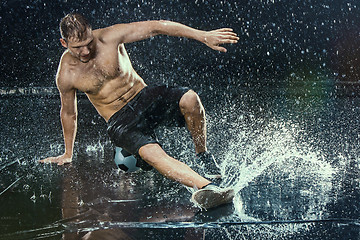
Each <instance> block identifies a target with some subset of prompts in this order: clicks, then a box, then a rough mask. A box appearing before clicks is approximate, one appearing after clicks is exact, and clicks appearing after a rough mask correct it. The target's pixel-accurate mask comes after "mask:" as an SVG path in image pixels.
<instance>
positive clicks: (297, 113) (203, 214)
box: [0, 84, 360, 239]
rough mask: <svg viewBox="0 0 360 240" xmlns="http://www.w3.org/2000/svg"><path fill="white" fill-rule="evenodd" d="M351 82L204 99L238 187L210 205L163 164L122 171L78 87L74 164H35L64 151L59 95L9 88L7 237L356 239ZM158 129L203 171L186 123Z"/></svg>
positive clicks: (4, 187) (230, 181) (228, 175)
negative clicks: (194, 198) (226, 201)
mask: <svg viewBox="0 0 360 240" xmlns="http://www.w3.org/2000/svg"><path fill="white" fill-rule="evenodd" d="M325 85H326V84H325ZM346 87H347V88H346V91H344V88H339V87H338V85H336V86H335V85H334V86H333V87H330V88H328V87H326V89H325V90H326V91H321V92H322V94H318V93H316V94H312V95H307V96H306V95H303V94H302V92H301V88H299V87H297V88H296V89H295V88H294V89H290V88H273V89H269V88H267V89H266V91H265V90H264V92H261V91H259V89H257V90H256V91H254V90H253V89H246V88H243V89H232V90H227V92H226V93H227V94H226V96H225V97H224V98H223V99H221V100H219V101H217V102H216V104H215V105H213V106H211V107H208V108H207V109H208V111H207V115H208V121H209V126H208V128H209V130H208V132H209V147H210V149H211V150H212V151H213V152H214V155H215V156H216V158H217V159H218V161H219V163H220V166H221V169H222V172H223V175H224V178H223V179H222V181H221V182H220V185H221V186H225V187H234V188H235V189H236V192H237V195H236V199H235V201H234V204H230V205H227V206H224V207H221V208H218V209H215V210H209V211H200V209H198V208H197V207H195V206H194V205H193V204H192V203H191V202H190V200H189V198H190V196H191V190H190V189H187V188H185V187H183V186H181V185H179V184H177V183H174V182H171V181H170V180H168V179H165V178H163V177H162V176H161V175H160V174H158V173H157V172H156V171H150V172H141V171H140V172H136V173H131V174H123V173H121V172H120V171H119V170H118V169H117V168H116V166H115V164H114V162H113V159H112V158H113V147H112V145H111V143H110V142H109V140H108V137H107V136H106V134H105V133H106V132H105V129H106V125H105V122H104V121H103V120H102V119H100V118H99V117H97V115H96V112H95V110H94V109H93V108H92V106H91V105H90V103H88V100H87V99H86V98H85V97H84V96H83V95H81V94H80V95H79V129H78V136H77V142H76V154H75V160H74V162H73V163H72V164H70V165H66V166H55V165H42V164H39V163H37V162H36V160H38V159H41V158H43V157H46V156H49V155H56V154H60V153H61V152H62V149H63V147H62V136H61V127H60V122H59V119H58V115H57V113H58V110H59V100H58V99H57V96H56V94H55V95H54V93H51V94H49V93H43V94H42V93H41V92H42V91H40V93H39V92H36V93H30V94H29V93H28V94H18V95H15V94H14V93H4V91H3V95H2V96H1V105H2V106H3V107H2V110H1V111H2V113H1V118H2V119H1V121H2V123H3V124H2V125H1V132H2V133H3V134H2V135H1V142H2V143H4V146H5V147H4V148H3V149H2V150H1V151H2V154H1V176H2V178H1V191H3V192H2V193H1V195H0V197H1V198H0V201H1V205H0V206H1V223H0V224H1V229H2V230H1V231H2V233H1V235H0V237H1V239H30V238H33V239H44V238H45V239H60V238H63V239H81V238H82V239H126V238H129V239H131V238H133V239H139V238H146V239H169V238H168V237H169V236H171V238H172V239H203V238H205V239H214V238H215V237H221V238H223V239H259V238H261V239H339V238H340V237H342V238H344V237H345V238H344V239H357V238H358V237H359V230H360V228H359V190H360V189H359V188H360V185H359V147H358V146H359V144H358V141H359V138H358V132H359V129H358V128H359V118H358V115H359V112H360V109H359V103H360V101H359V100H360V99H359V98H358V97H357V96H353V95H351V96H348V91H351V89H350V88H351V87H353V86H346ZM8 90H9V89H7V91H8ZM205 90H206V89H205ZM320 90H324V88H323V87H322V88H321V89H320ZM290 91H291V92H290ZM5 92H6V91H5ZM289 92H290V93H289ZM293 93H299V94H297V95H295V94H293ZM228 96H236V98H234V99H229V97H228ZM207 97H208V96H206V95H205V97H204V102H208V103H210V105H211V104H212V103H211V101H209V100H208V99H207ZM15 109H16V111H15ZM5 113H6V114H5ZM158 137H159V138H160V139H162V142H163V144H164V148H165V149H166V151H167V152H168V153H170V154H172V155H174V156H175V157H177V158H179V159H180V160H182V161H184V162H186V163H187V164H189V165H190V166H192V167H193V168H194V169H195V170H196V166H195V165H194V164H193V158H194V150H193V148H192V144H191V138H190V136H189V135H188V133H187V131H186V129H165V128H160V129H158Z"/></svg>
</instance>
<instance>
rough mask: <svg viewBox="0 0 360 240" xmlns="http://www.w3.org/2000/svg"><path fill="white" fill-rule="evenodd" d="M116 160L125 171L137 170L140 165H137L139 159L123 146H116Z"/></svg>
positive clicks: (117, 164)
mask: <svg viewBox="0 0 360 240" xmlns="http://www.w3.org/2000/svg"><path fill="white" fill-rule="evenodd" d="M114 161H115V164H116V166H118V168H120V169H121V170H123V171H124V172H136V171H137V170H139V169H140V167H138V166H136V163H137V159H136V158H135V157H134V156H133V155H131V154H130V153H128V152H127V151H126V150H125V149H122V148H121V147H116V148H115V157H114Z"/></svg>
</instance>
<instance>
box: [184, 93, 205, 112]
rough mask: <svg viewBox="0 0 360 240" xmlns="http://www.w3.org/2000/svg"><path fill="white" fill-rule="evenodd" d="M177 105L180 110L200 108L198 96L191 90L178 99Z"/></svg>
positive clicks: (196, 109)
mask: <svg viewBox="0 0 360 240" xmlns="http://www.w3.org/2000/svg"><path fill="white" fill-rule="evenodd" d="M179 106H180V109H181V111H182V112H193V111H199V108H200V109H201V110H202V108H203V107H202V104H201V101H200V97H199V96H198V95H197V94H196V92H194V91H193V90H189V91H188V92H186V93H185V94H184V95H183V96H182V97H181V99H180V102H179Z"/></svg>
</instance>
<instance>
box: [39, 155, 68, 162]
mask: <svg viewBox="0 0 360 240" xmlns="http://www.w3.org/2000/svg"><path fill="white" fill-rule="evenodd" d="M38 162H40V163H56V164H57V165H64V164H66V163H71V162H72V158H71V157H68V156H65V154H63V155H60V156H57V157H48V158H45V159H43V160H39V161H38Z"/></svg>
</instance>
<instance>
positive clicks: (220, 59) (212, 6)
mask: <svg viewBox="0 0 360 240" xmlns="http://www.w3.org/2000/svg"><path fill="white" fill-rule="evenodd" d="M0 9H1V14H0V32H1V45H0V53H1V54H0V80H1V84H0V86H2V87H28V86H31V87H37V86H54V77H55V74H56V69H57V65H58V61H59V58H60V56H61V53H62V52H63V49H62V47H61V45H60V43H59V38H60V34H59V31H58V23H59V21H60V19H61V18H62V17H63V16H64V15H65V14H67V13H69V12H72V11H78V12H80V13H83V14H84V15H86V16H87V17H88V18H89V20H90V21H91V22H92V25H93V28H101V27H106V26H109V25H112V24H116V23H126V22H132V21H142V20H150V19H168V20H174V21H178V22H181V23H184V24H186V25H189V26H192V27H195V28H199V29H204V30H211V29H216V28H221V27H231V28H233V29H234V31H235V32H237V33H238V35H239V37H240V42H239V43H238V44H236V45H231V46H227V48H228V50H229V52H228V53H226V54H222V53H217V52H215V51H213V50H211V49H208V48H207V47H206V46H205V45H202V44H200V43H197V42H195V41H192V40H185V39H182V40H178V39H176V38H168V37H155V38H154V39H152V40H150V41H149V40H146V41H142V42H138V43H133V44H127V49H128V51H129V54H130V58H131V59H132V61H133V64H134V68H135V69H136V70H137V71H138V72H139V73H140V75H141V76H142V77H144V79H145V80H146V81H147V82H148V83H151V82H156V83H159V82H160V83H164V82H165V83H169V82H170V83H173V82H175V83H178V84H182V85H184V84H185V85H191V86H193V87H194V88H197V87H200V86H201V85H202V84H204V85H212V86H214V87H216V86H222V85H224V84H226V85H230V86H231V87H238V86H241V85H244V84H246V85H250V86H264V85H269V84H270V85H279V84H280V85H281V84H283V83H284V82H286V83H289V82H291V81H297V80H300V81H301V80H303V79H304V78H305V77H306V76H308V75H311V76H312V77H313V79H315V80H316V79H317V78H318V77H319V75H321V76H324V74H325V75H326V76H330V77H335V79H336V80H343V81H353V82H357V81H358V80H359V67H358V65H359V64H358V62H359V59H358V55H359V48H358V42H359V41H358V40H359V18H360V7H359V3H358V2H357V1H354V0H353V1H330V0H327V1H321V2H319V1H278V0H274V1H258V0H250V1H214V0H212V1H200V0H199V1H114V0H105V1H98V0H96V1H95V0H90V1H81V0H76V1H70V0H69V1H67V0H62V1H50V0H34V1H25V0H12V1H10V0H3V1H1V3H0ZM294 73H296V76H295V75H294ZM214 77H215V78H216V79H217V81H213V80H211V81H210V79H213V78H214ZM150 79H151V80H150Z"/></svg>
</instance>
